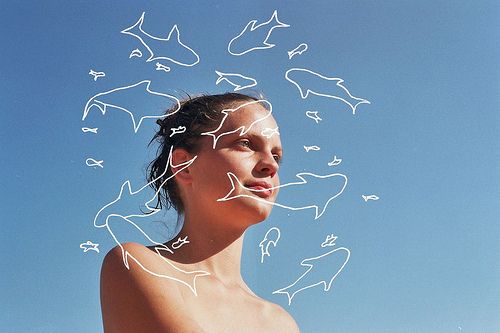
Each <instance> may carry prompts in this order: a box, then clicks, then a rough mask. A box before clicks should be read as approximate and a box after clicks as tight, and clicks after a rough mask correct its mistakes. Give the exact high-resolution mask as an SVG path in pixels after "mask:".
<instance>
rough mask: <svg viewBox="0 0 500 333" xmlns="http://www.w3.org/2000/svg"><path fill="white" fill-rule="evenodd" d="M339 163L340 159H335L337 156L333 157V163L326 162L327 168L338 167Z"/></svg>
mask: <svg viewBox="0 0 500 333" xmlns="http://www.w3.org/2000/svg"><path fill="white" fill-rule="evenodd" d="M340 163H342V159H341V158H337V155H335V156H333V161H331V162H328V166H331V167H333V166H337V165H339V164H340Z"/></svg>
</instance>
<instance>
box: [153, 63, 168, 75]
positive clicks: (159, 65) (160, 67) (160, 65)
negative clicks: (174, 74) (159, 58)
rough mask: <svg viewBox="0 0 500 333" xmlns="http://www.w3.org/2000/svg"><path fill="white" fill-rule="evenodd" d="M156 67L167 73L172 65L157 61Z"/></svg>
mask: <svg viewBox="0 0 500 333" xmlns="http://www.w3.org/2000/svg"><path fill="white" fill-rule="evenodd" d="M155 65H156V69H155V70H157V71H164V72H165V73H168V72H170V67H168V66H166V65H164V64H161V63H159V62H157V63H156V64H155Z"/></svg>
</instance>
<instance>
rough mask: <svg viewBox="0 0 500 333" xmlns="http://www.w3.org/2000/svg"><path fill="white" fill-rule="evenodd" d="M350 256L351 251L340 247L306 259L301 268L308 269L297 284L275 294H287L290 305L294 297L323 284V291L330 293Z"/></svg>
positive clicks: (296, 281) (294, 283)
mask: <svg viewBox="0 0 500 333" xmlns="http://www.w3.org/2000/svg"><path fill="white" fill-rule="evenodd" d="M336 252H338V253H336ZM350 256H351V251H349V249H347V248H345V247H339V248H336V249H333V250H331V251H328V252H326V253H323V254H322V255H319V256H317V257H313V258H307V259H304V260H302V261H301V263H300V266H304V267H307V270H306V271H305V272H304V273H303V274H302V275H301V276H300V277H299V278H298V279H296V280H295V282H293V283H292V284H290V285H288V286H286V287H284V288H281V289H278V290H276V291H274V292H273V294H286V295H287V296H288V305H290V304H291V303H292V299H293V297H294V296H295V295H296V294H297V293H299V292H301V291H303V290H306V289H309V288H312V287H315V286H318V285H321V284H322V285H323V290H324V291H329V290H330V288H331V286H332V283H333V280H335V278H336V277H337V276H338V275H339V274H340V272H341V271H342V270H343V269H344V267H345V265H346V264H347V262H348V261H349V257H350Z"/></svg>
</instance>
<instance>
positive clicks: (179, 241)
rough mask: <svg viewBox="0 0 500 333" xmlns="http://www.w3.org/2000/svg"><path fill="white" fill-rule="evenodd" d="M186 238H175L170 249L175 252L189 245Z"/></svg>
mask: <svg viewBox="0 0 500 333" xmlns="http://www.w3.org/2000/svg"><path fill="white" fill-rule="evenodd" d="M187 238H188V236H185V237H184V238H181V237H179V238H177V240H176V241H175V242H173V243H172V249H174V250H177V249H179V248H180V247H182V246H183V245H184V244H189V243H190V242H189V241H188V240H187Z"/></svg>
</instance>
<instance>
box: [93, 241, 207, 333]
mask: <svg viewBox="0 0 500 333" xmlns="http://www.w3.org/2000/svg"><path fill="white" fill-rule="evenodd" d="M160 263H161V262H160V259H159V258H158V255H157V254H156V253H155V252H153V251H151V250H150V249H148V248H147V247H145V246H144V245H142V244H138V243H125V244H121V245H119V246H116V247H115V248H113V249H112V250H111V251H109V252H108V254H107V255H106V256H105V258H104V261H103V264H102V269H101V309H102V317H103V324H104V331H105V332H106V333H113V332H124V333H126V332H153V331H162V332H175V331H180V329H179V327H178V323H179V322H183V323H186V322H187V323H189V320H187V319H188V318H186V315H185V313H186V312H185V311H184V310H185V308H184V303H183V301H182V297H181V295H180V293H179V290H178V287H177V285H176V284H174V283H169V282H168V281H165V279H161V278H159V277H158V276H156V275H154V274H152V273H154V272H155V271H157V268H159V266H160ZM192 326H193V327H183V328H182V330H183V331H191V332H203V331H202V330H201V329H199V328H198V327H197V325H196V324H193V325H192Z"/></svg>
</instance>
